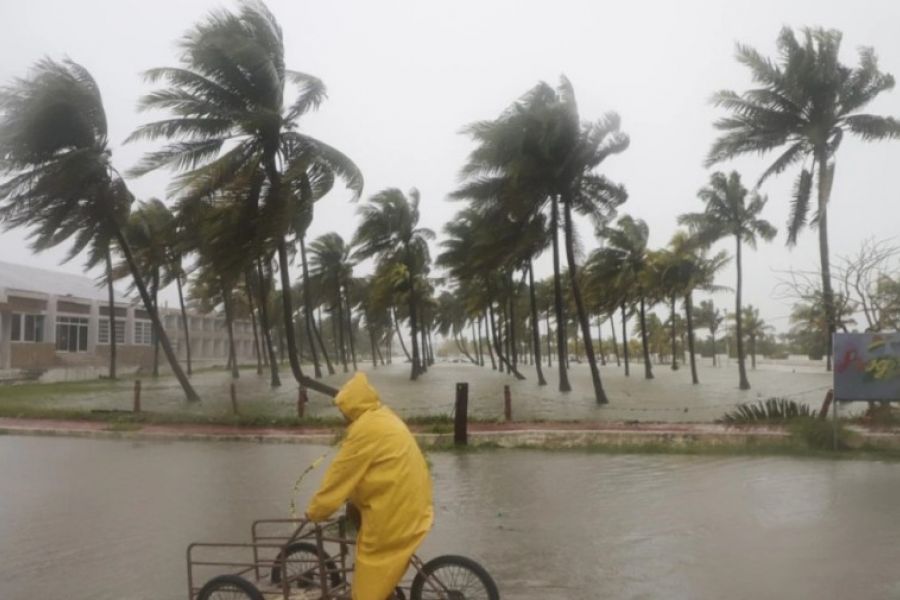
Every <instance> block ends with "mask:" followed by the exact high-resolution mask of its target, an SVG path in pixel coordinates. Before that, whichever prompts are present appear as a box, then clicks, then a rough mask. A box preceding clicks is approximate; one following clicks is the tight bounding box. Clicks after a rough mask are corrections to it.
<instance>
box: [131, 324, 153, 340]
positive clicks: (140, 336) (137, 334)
mask: <svg viewBox="0 0 900 600" xmlns="http://www.w3.org/2000/svg"><path fill="white" fill-rule="evenodd" d="M134 343H135V344H140V345H142V346H149V345H150V344H152V343H153V323H151V322H150V321H135V322H134Z"/></svg>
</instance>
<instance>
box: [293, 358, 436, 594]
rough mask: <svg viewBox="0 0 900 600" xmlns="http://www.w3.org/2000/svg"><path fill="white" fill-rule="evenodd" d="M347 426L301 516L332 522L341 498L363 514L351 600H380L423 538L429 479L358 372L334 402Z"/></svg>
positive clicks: (414, 447) (409, 440) (402, 430)
mask: <svg viewBox="0 0 900 600" xmlns="http://www.w3.org/2000/svg"><path fill="white" fill-rule="evenodd" d="M334 402H335V404H336V405H337V407H338V408H339V409H340V410H341V412H342V413H343V414H344V416H345V417H347V419H349V420H350V421H351V423H350V426H349V427H348V428H347V437H346V438H345V439H344V442H343V444H341V449H340V451H339V452H338V455H337V456H336V457H335V459H334V461H333V462H332V463H331V466H330V467H329V468H328V471H327V472H326V473H325V477H324V480H323V481H322V485H321V487H320V488H319V491H318V492H316V495H315V496H314V497H313V499H312V500H311V501H310V504H309V507H308V508H307V510H306V514H307V515H308V516H309V518H310V519H312V520H313V521H321V520H324V519H327V518H328V517H329V516H331V515H332V514H333V513H334V512H335V511H336V510H337V509H338V508H340V507H341V506H342V505H343V504H344V502H345V501H347V500H348V499H349V500H350V502H352V503H353V504H354V505H355V506H356V507H357V508H358V509H359V510H360V513H361V514H362V528H361V530H360V532H359V536H358V538H357V546H356V566H355V572H354V576H353V600H386V599H387V598H389V597H390V596H391V593H392V591H393V589H394V588H395V587H396V585H397V583H399V581H400V579H401V578H402V577H403V574H404V573H405V572H406V569H407V567H408V566H409V559H410V557H411V556H412V554H413V552H415V550H416V548H418V547H419V544H421V543H422V540H424V539H425V536H426V535H427V533H428V531H429V530H430V529H431V524H432V522H433V521H434V513H433V510H432V505H431V478H430V477H429V475H428V466H427V464H426V463H425V458H424V457H423V456H422V452H421V450H419V446H418V444H417V443H416V440H415V438H413V436H412V434H411V433H410V432H409V429H407V427H406V425H405V424H404V423H403V421H401V420H400V418H399V417H398V416H397V415H396V414H394V412H393V411H392V410H391V409H389V408H388V407H386V406H383V405H382V404H381V402H380V401H379V398H378V392H376V391H375V389H374V388H373V387H372V386H370V385H369V382H368V379H366V376H365V375H364V374H362V373H357V374H356V375H355V376H354V377H353V378H352V379H351V380H350V381H349V382H348V383H347V384H346V385H344V387H343V388H341V391H340V393H339V394H338V395H337V398H335V400H334Z"/></svg>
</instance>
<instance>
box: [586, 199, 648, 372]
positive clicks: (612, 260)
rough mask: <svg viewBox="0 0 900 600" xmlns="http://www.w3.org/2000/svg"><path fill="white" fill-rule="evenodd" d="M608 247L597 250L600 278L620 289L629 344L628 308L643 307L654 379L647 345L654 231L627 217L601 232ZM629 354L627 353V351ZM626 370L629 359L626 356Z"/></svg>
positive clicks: (642, 328) (643, 336)
mask: <svg viewBox="0 0 900 600" xmlns="http://www.w3.org/2000/svg"><path fill="white" fill-rule="evenodd" d="M598 233H599V235H600V236H601V238H603V240H604V242H605V245H604V246H603V247H602V248H600V249H599V250H596V251H595V254H594V257H593V260H594V261H595V262H596V264H597V265H600V266H599V272H600V273H608V274H610V275H600V277H601V278H605V279H606V280H607V282H608V283H607V285H612V286H614V289H616V290H618V300H619V306H620V308H621V310H622V318H623V330H622V338H623V342H624V343H625V344H626V345H627V339H628V336H627V332H626V331H625V329H624V326H625V325H624V319H625V313H626V305H628V304H632V303H636V304H637V305H638V306H639V315H640V332H641V346H642V348H643V352H644V377H645V378H646V379H653V369H652V366H651V364H650V352H649V348H648V345H647V323H646V304H647V299H648V295H649V294H650V293H651V290H649V289H648V286H649V285H650V284H651V283H652V282H651V277H650V276H649V275H648V273H649V271H650V253H649V251H648V249H647V240H648V238H649V236H650V230H649V228H648V227H647V224H646V223H645V222H644V221H642V220H641V219H634V218H633V217H631V216H629V215H624V216H622V217H620V218H619V220H618V221H617V222H616V226H615V227H613V226H606V227H604V228H603V229H602V230H601V231H600V232H598ZM626 351H627V350H626ZM625 361H626V369H627V364H628V356H627V355H626V357H625Z"/></svg>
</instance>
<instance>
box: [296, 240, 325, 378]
mask: <svg viewBox="0 0 900 600" xmlns="http://www.w3.org/2000/svg"><path fill="white" fill-rule="evenodd" d="M300 263H301V265H302V267H303V316H304V318H303V320H304V322H305V323H306V337H307V339H309V347H310V348H311V349H312V350H311V351H312V359H313V371H314V373H315V376H316V379H321V378H322V365H320V364H319V353H318V351H317V350H316V338H315V337H314V334H313V323H312V299H311V298H310V295H309V265H308V264H307V262H306V235H305V234H304V235H301V236H300Z"/></svg>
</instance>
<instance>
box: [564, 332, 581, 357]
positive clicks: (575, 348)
mask: <svg viewBox="0 0 900 600" xmlns="http://www.w3.org/2000/svg"><path fill="white" fill-rule="evenodd" d="M572 342H573V349H572V354H574V355H575V362H581V354H580V353H579V352H578V325H577V324H575V326H574V327H573V328H572ZM566 364H568V362H567V363H566Z"/></svg>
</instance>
